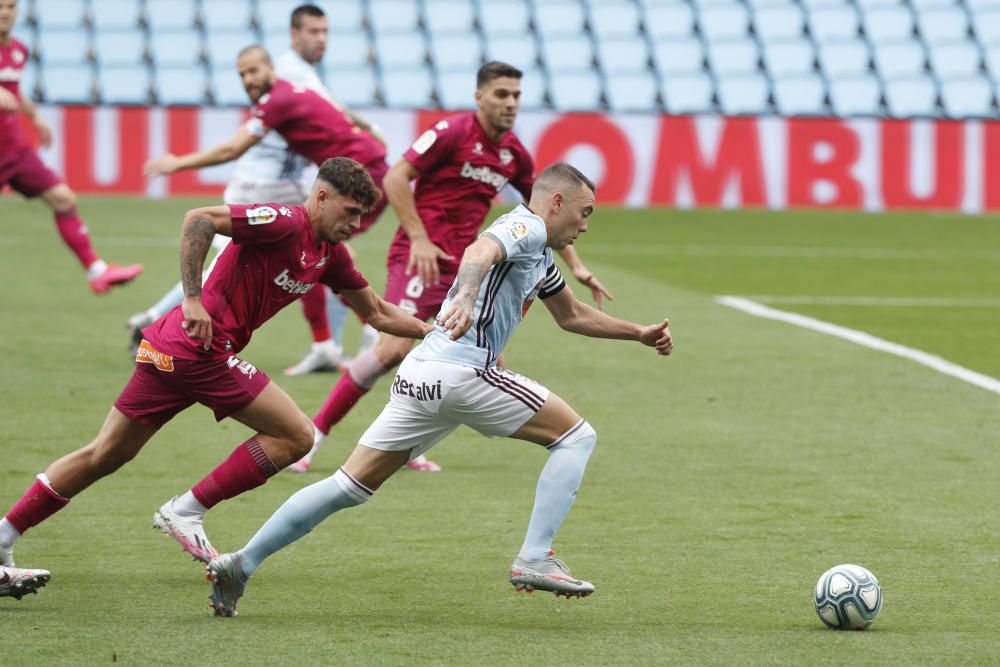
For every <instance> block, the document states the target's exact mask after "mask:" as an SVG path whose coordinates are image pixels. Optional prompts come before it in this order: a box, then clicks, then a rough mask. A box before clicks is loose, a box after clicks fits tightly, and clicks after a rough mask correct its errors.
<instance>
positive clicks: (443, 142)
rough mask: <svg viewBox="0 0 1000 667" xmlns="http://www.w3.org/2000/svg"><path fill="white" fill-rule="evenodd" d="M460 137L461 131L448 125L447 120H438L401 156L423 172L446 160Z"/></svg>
mask: <svg viewBox="0 0 1000 667" xmlns="http://www.w3.org/2000/svg"><path fill="white" fill-rule="evenodd" d="M461 138H462V137H461V132H458V131H455V130H454V129H453V128H452V127H450V124H449V121H448V120H442V121H438V122H437V123H435V124H434V126H433V127H431V128H428V129H427V130H426V131H425V132H424V133H423V134H421V135H420V136H419V137H417V140H416V141H414V142H413V145H412V146H410V147H409V148H408V149H407V151H406V152H405V153H403V157H404V158H406V161H407V162H409V163H410V164H412V165H413V166H414V167H416V168H417V170H418V171H420V172H421V173H424V172H427V171H429V170H431V169H434V168H435V167H437V166H438V165H440V164H442V163H444V162H447V161H448V160H449V159H450V158H451V154H452V152H453V151H454V150H455V146H456V145H457V144H458V142H459V141H460V140H461Z"/></svg>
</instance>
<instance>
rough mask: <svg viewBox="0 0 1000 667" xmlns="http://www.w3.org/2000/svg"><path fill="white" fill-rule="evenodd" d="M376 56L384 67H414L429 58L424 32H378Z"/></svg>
mask: <svg viewBox="0 0 1000 667" xmlns="http://www.w3.org/2000/svg"><path fill="white" fill-rule="evenodd" d="M375 57H376V58H377V59H378V62H379V65H381V66H382V67H391V68H399V67H414V66H415V65H420V64H422V63H423V62H424V61H425V60H426V58H427V46H426V44H425V43H424V36H423V33H421V32H419V31H413V32H402V33H376V35H375Z"/></svg>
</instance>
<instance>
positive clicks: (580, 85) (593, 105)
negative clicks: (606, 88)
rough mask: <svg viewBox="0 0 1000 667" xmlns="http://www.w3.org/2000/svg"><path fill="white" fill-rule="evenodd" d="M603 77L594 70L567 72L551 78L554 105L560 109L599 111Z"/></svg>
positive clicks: (550, 86) (550, 87) (550, 91)
mask: <svg viewBox="0 0 1000 667" xmlns="http://www.w3.org/2000/svg"><path fill="white" fill-rule="evenodd" d="M601 92H602V91H601V78H600V77H599V76H598V75H597V73H596V72H594V71H593V70H589V69H588V70H581V71H579V72H565V73H562V74H559V76H554V77H551V78H550V79H549V95H550V96H551V98H552V106H554V107H555V108H556V109H558V110H559V111H598V110H600V108H601V106H602V105H601Z"/></svg>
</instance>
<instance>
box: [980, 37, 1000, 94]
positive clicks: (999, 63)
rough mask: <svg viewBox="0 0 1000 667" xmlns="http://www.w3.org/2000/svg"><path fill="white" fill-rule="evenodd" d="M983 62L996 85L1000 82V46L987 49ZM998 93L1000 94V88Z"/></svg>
mask: <svg viewBox="0 0 1000 667" xmlns="http://www.w3.org/2000/svg"><path fill="white" fill-rule="evenodd" d="M983 60H984V61H985V63H986V71H987V72H989V73H990V74H991V75H992V76H993V81H994V83H996V82H1000V44H997V45H995V46H993V47H991V48H988V49H986V52H985V57H984V58H983ZM997 92H1000V88H998V91H997Z"/></svg>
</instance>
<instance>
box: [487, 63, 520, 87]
mask: <svg viewBox="0 0 1000 667" xmlns="http://www.w3.org/2000/svg"><path fill="white" fill-rule="evenodd" d="M522 76H524V72H522V71H521V70H519V69H518V68H516V67H514V66H513V65H508V64H507V63H502V62H500V61H498V60H494V61H492V62H488V63H486V64H485V65H483V66H482V67H480V68H479V72H478V73H476V88H482V87H483V86H485V85H486V84H488V83H489V82H490V81H492V80H493V79H499V78H502V77H507V78H510V79H520V78H521V77H522Z"/></svg>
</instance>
